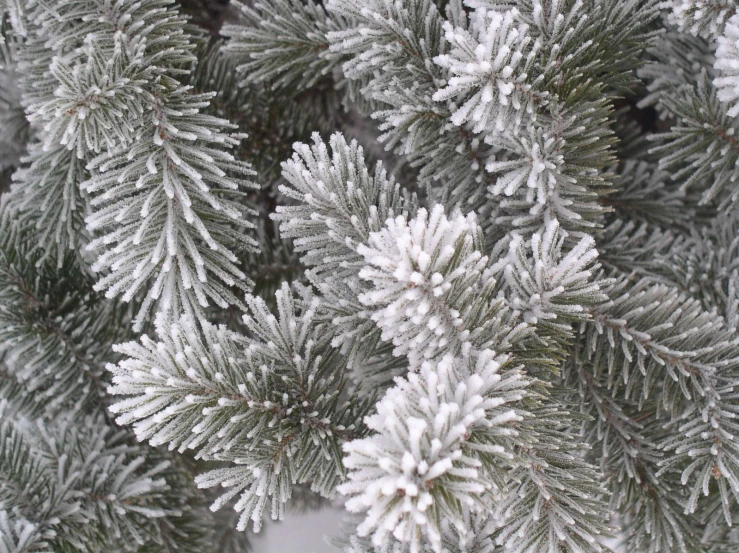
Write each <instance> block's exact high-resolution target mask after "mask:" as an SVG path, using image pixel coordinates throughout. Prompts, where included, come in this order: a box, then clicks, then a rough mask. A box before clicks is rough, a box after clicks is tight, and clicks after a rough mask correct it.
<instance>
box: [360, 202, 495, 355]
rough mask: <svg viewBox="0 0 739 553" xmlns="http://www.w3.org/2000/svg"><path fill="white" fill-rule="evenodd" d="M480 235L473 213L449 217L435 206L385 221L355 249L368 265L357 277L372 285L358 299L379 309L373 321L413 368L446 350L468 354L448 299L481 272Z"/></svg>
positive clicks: (461, 324)
mask: <svg viewBox="0 0 739 553" xmlns="http://www.w3.org/2000/svg"><path fill="white" fill-rule="evenodd" d="M478 232H479V231H478V227H477V222H476V219H475V217H474V215H473V214H470V215H468V216H467V217H465V216H463V215H462V214H460V213H455V214H453V215H452V216H451V218H447V216H446V214H445V213H444V208H443V207H442V206H441V205H436V206H435V207H434V208H433V209H432V211H431V213H430V214H429V213H428V212H427V211H426V210H425V209H420V210H419V211H418V215H417V217H416V218H414V219H411V220H410V221H407V220H406V219H405V218H404V217H397V218H395V219H389V220H388V221H387V223H386V227H385V228H384V229H382V230H380V231H379V232H373V233H371V234H370V238H369V245H364V244H362V245H359V247H358V248H357V252H358V253H359V254H360V255H362V256H364V259H365V261H366V262H367V264H368V265H367V266H366V267H365V268H364V269H362V270H361V271H360V272H359V276H360V277H361V278H363V279H365V280H369V281H372V283H373V284H374V285H375V288H374V290H372V291H369V292H366V293H363V294H361V295H360V296H359V300H360V301H361V302H362V303H363V304H364V305H367V306H370V307H375V308H376V309H377V310H376V311H375V312H374V313H373V314H372V319H373V320H374V321H375V322H376V323H377V324H378V326H379V327H380V328H381V329H382V339H383V340H386V341H387V340H392V342H393V344H394V345H395V346H396V349H395V352H394V353H395V354H396V355H408V356H409V358H410V360H411V363H412V364H413V365H415V364H416V363H417V362H418V361H419V360H421V359H423V358H429V357H433V356H434V355H436V354H437V353H438V352H439V351H444V350H445V349H447V348H450V347H455V346H458V347H460V348H461V351H462V353H464V354H466V353H467V352H468V351H469V348H470V344H469V342H468V341H467V338H468V336H469V331H466V330H465V329H464V320H463V318H462V317H461V313H460V312H459V311H458V310H456V309H453V308H450V306H449V303H448V296H449V295H450V291H451V290H452V288H453V286H454V285H455V284H456V282H457V281H458V280H460V279H464V278H466V277H469V275H470V274H474V273H478V274H479V273H481V272H482V271H483V270H484V267H485V265H486V262H487V258H486V257H483V256H482V254H481V253H480V252H479V251H477V250H476V249H475V247H474V242H475V239H474V236H475V235H476V234H477V233H478Z"/></svg>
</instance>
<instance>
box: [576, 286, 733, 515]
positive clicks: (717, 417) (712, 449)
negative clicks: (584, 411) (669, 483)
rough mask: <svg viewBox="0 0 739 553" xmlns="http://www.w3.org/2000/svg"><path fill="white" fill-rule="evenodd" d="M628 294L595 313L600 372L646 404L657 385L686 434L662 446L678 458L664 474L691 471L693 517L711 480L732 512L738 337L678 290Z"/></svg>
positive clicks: (593, 352) (592, 334)
mask: <svg viewBox="0 0 739 553" xmlns="http://www.w3.org/2000/svg"><path fill="white" fill-rule="evenodd" d="M622 289H623V284H620V285H616V287H615V288H614V289H612V290H610V291H609V296H610V297H611V299H612V301H613V303H612V304H611V305H609V306H608V307H607V308H605V309H603V308H596V309H594V310H592V314H593V322H592V323H590V324H588V325H587V326H586V327H585V328H586V330H585V336H584V339H585V340H586V342H585V343H586V344H587V350H588V352H589V358H590V359H592V362H593V365H594V367H595V368H596V371H597V372H596V374H604V375H607V382H608V386H609V388H613V389H614V390H621V391H620V392H618V393H620V394H623V395H624V397H627V398H628V397H634V398H635V399H637V400H639V401H642V400H646V399H647V398H649V397H651V395H652V393H653V392H652V390H653V389H654V387H655V386H657V392H656V393H657V394H658V396H657V397H658V399H659V400H660V402H661V403H662V405H663V406H664V408H665V409H666V410H667V411H668V412H669V413H671V421H670V427H671V428H674V429H676V430H677V431H678V432H679V435H671V436H670V437H669V438H665V440H664V441H663V443H662V444H660V446H661V447H663V448H664V449H665V450H666V451H669V452H670V453H671V456H670V457H668V458H666V459H665V460H664V461H663V462H662V467H663V468H662V469H661V470H662V471H666V470H668V469H669V468H671V467H673V466H674V467H676V468H679V469H680V470H682V471H683V473H682V484H683V485H687V486H689V488H688V489H689V491H690V497H689V498H688V501H687V504H686V506H685V509H686V512H694V511H695V510H696V508H697V504H698V500H699V498H700V495H701V493H702V494H704V495H706V494H707V491H708V487H707V486H708V484H709V483H710V481H711V479H714V480H715V481H716V484H717V486H718V489H719V492H720V495H721V497H722V499H723V502H724V504H725V505H726V508H727V509H728V506H729V505H730V503H731V502H732V501H733V500H732V497H731V495H730V493H733V494H734V495H736V494H737V493H738V492H739V488H737V482H739V480H737V474H739V473H738V472H737V470H738V468H739V450H737V448H736V443H735V440H734V438H733V437H734V436H735V435H736V432H737V428H736V426H737V425H736V423H735V422H734V420H735V418H736V412H737V407H736V405H735V401H736V399H735V394H734V392H733V387H734V386H735V385H736V380H737V377H736V371H737V363H738V362H739V358H737V357H736V356H735V355H734V352H735V351H737V350H736V348H737V344H738V343H739V342H737V339H736V337H735V332H734V331H732V330H728V329H727V328H726V327H725V322H724V320H723V319H722V318H721V317H719V316H717V315H716V314H715V313H708V312H705V311H703V310H702V309H701V306H700V304H699V303H698V302H697V301H696V300H693V299H690V298H688V297H686V296H684V295H682V294H680V293H678V292H676V291H675V290H674V289H671V288H668V287H666V286H660V285H648V284H637V285H636V286H634V287H632V289H631V290H630V291H629V292H625V293H624V292H622V291H621V290H622ZM632 363H633V367H632V366H631V365H632ZM658 474H659V473H658ZM725 513H726V516H727V520H730V516H729V515H728V511H725Z"/></svg>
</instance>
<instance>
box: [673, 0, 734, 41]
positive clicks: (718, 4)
mask: <svg viewBox="0 0 739 553" xmlns="http://www.w3.org/2000/svg"><path fill="white" fill-rule="evenodd" d="M661 6H662V7H663V8H667V9H670V10H671V11H670V13H669V14H668V16H667V20H668V21H669V22H670V23H672V24H673V25H676V26H677V27H678V28H679V29H680V30H681V31H684V32H687V33H690V34H692V35H695V36H701V37H703V38H707V39H715V38H717V37H719V36H720V35H721V33H722V32H723V27H724V23H726V20H727V19H729V18H730V17H731V16H732V15H733V14H735V13H736V10H737V7H738V6H737V3H736V2H735V1H734V0H667V1H665V2H662V4H661Z"/></svg>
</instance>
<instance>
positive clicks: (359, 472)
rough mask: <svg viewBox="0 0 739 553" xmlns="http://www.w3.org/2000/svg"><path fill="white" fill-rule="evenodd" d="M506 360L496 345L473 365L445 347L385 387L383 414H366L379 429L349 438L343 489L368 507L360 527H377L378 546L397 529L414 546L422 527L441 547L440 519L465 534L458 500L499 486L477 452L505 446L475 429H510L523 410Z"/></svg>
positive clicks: (352, 503)
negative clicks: (517, 406)
mask: <svg viewBox="0 0 739 553" xmlns="http://www.w3.org/2000/svg"><path fill="white" fill-rule="evenodd" d="M504 360H505V358H503V357H498V358H496V357H495V356H494V353H492V352H490V353H488V354H486V355H483V356H481V357H480V358H479V359H478V362H477V364H476V366H475V367H474V372H472V373H470V372H469V368H470V367H469V366H468V365H467V363H466V362H464V361H460V360H455V359H453V358H452V357H451V356H445V357H444V358H443V359H441V360H440V361H439V362H438V363H433V362H426V363H424V364H423V365H422V366H421V369H420V371H419V373H411V374H409V375H408V377H407V378H404V379H398V380H397V385H396V386H395V387H394V388H392V389H390V390H389V391H388V392H387V394H386V395H385V397H384V398H383V399H382V400H381V401H380V402H379V403H378V405H377V414H375V415H372V416H370V417H367V418H366V419H365V422H366V424H367V425H368V426H369V428H370V429H371V430H373V431H374V434H373V435H371V436H370V437H368V438H364V439H361V440H354V441H352V442H349V443H347V444H346V445H345V446H344V450H345V451H346V453H347V454H348V455H347V457H345V459H344V464H345V466H346V467H347V469H348V470H349V474H348V479H349V480H348V481H347V482H346V483H344V484H342V485H340V486H339V487H338V490H339V492H340V493H342V494H344V495H348V496H352V497H351V498H350V499H349V500H348V501H347V503H346V507H347V509H348V510H349V511H351V512H357V513H359V512H366V513H367V515H366V518H365V519H364V522H363V523H362V524H361V525H360V526H359V528H358V533H359V535H360V536H367V535H370V534H372V542H373V543H374V545H375V546H377V547H382V546H383V545H385V544H386V540H387V539H388V538H389V537H390V535H391V534H392V536H394V537H395V539H397V540H399V541H401V542H406V543H407V544H408V545H409V547H410V551H411V552H413V553H417V552H419V551H421V536H422V535H424V536H425V537H426V538H427V539H428V543H429V544H430V545H431V547H432V548H433V550H434V551H437V552H440V551H442V542H441V536H442V530H443V528H442V525H441V521H442V520H446V522H448V523H449V524H451V525H453V526H454V527H455V528H456V530H457V532H458V533H459V534H460V535H464V534H466V531H467V528H466V526H465V520H464V519H465V517H464V513H463V512H460V510H459V509H458V506H459V505H461V506H462V507H463V508H467V509H473V510H475V509H478V508H480V507H481V505H484V503H480V501H481V499H482V496H483V494H485V493H486V492H487V491H489V490H490V489H491V487H492V486H493V483H492V480H491V479H490V477H489V475H487V474H486V473H485V469H484V468H483V464H482V462H481V460H480V457H481V455H483V452H484V453H488V454H490V455H493V456H505V457H508V456H510V453H509V452H507V451H506V450H505V449H504V448H503V447H501V446H492V445H488V446H485V447H482V448H481V447H480V444H479V443H478V442H477V441H476V440H474V436H475V433H476V432H478V431H481V430H482V431H486V432H490V431H491V430H492V431H494V432H497V433H498V434H499V435H501V436H505V435H510V434H511V433H513V432H514V430H513V429H512V428H511V427H510V426H509V425H508V423H510V422H512V421H515V420H518V419H519V417H518V415H516V413H515V412H514V411H513V410H511V409H510V407H509V406H507V405H505V404H507V403H508V402H512V401H517V400H520V399H521V391H520V389H519V390H518V391H515V392H513V393H511V391H510V390H511V387H512V385H514V383H515V381H516V380H517V378H518V377H517V375H514V376H511V375H506V374H505V373H500V372H499V370H500V368H501V363H502V362H503V361H504ZM473 443H474V445H473Z"/></svg>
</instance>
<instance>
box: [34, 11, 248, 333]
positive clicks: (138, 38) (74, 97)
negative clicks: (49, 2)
mask: <svg viewBox="0 0 739 553" xmlns="http://www.w3.org/2000/svg"><path fill="white" fill-rule="evenodd" d="M169 4H170V2H168V1H166V0H148V1H147V2H142V3H139V4H132V5H127V4H125V3H120V4H115V5H111V6H109V5H108V4H107V3H105V2H99V1H95V0H86V1H83V0H80V1H77V2H72V3H68V4H65V6H64V7H63V9H61V10H60V11H59V13H56V11H54V10H53V9H51V8H50V7H48V6H45V5H41V4H39V5H35V4H34V5H32V6H31V7H30V8H29V11H28V13H27V14H26V17H27V18H28V20H29V22H31V23H32V26H31V27H29V28H31V29H33V35H34V36H33V38H32V39H30V40H29V41H28V43H27V44H26V45H25V46H24V48H22V49H21V50H22V52H21V54H22V55H21V57H20V63H19V68H21V69H27V74H26V75H25V78H24V81H23V82H22V85H23V90H24V93H25V96H24V99H25V102H26V104H27V106H28V107H27V110H28V112H29V117H30V118H31V119H40V120H43V121H45V130H46V132H47V136H46V137H45V141H44V148H45V149H46V150H48V151H53V150H54V149H59V148H65V147H68V148H72V149H74V150H75V154H76V156H77V157H78V158H80V159H84V160H85V163H86V169H87V170H89V171H91V173H90V175H89V176H82V175H75V176H76V178H75V179H74V180H75V181H77V182H76V183H75V184H78V183H80V181H84V182H82V184H81V185H80V186H81V188H82V190H83V192H84V193H86V194H89V195H91V196H93V198H92V199H91V201H90V203H89V207H90V211H91V213H89V214H88V215H87V218H86V224H87V228H88V230H90V231H91V232H94V233H96V234H99V235H100V236H99V237H97V238H96V240H94V241H93V242H91V243H90V244H88V246H87V247H88V249H92V250H102V251H101V252H100V255H99V258H98V260H97V262H96V264H95V270H97V271H105V272H106V273H107V274H106V275H104V276H103V277H102V279H101V280H100V282H99V283H98V289H100V290H102V289H105V290H106V292H107V294H108V296H109V297H115V296H117V295H121V296H122V297H123V298H124V300H125V301H131V300H132V299H133V296H134V295H135V294H136V293H137V292H138V291H139V290H140V289H141V288H142V287H144V285H145V284H148V285H149V286H150V289H149V293H148V296H147V300H146V301H145V302H144V303H143V304H142V305H141V310H140V313H139V316H138V317H137V319H136V320H135V325H136V326H137V328H141V325H142V324H143V317H144V316H145V315H146V313H148V311H149V309H150V307H151V305H152V304H153V303H154V302H155V301H157V300H159V307H160V309H162V310H163V311H165V312H167V313H171V314H174V315H176V314H177V313H180V312H183V311H184V312H188V313H193V312H194V311H199V310H201V308H202V307H204V306H207V305H208V303H209V302H214V303H216V304H217V305H219V306H221V307H225V306H227V305H228V304H233V303H238V300H237V298H236V296H235V295H234V294H233V292H232V291H231V290H230V289H229V288H230V287H233V286H237V287H241V288H244V289H246V285H245V284H244V283H243V282H242V281H243V280H244V279H245V275H244V273H243V272H242V271H241V270H240V269H239V268H238V267H237V266H236V264H235V262H236V257H235V253H234V250H237V249H246V250H248V249H250V248H254V247H255V243H254V241H253V239H250V238H248V237H244V236H242V235H241V233H240V232H239V230H241V229H244V228H248V227H249V226H250V225H249V223H247V222H246V221H245V220H244V219H243V218H244V216H245V215H246V213H248V212H249V210H248V209H246V208H245V207H244V206H243V203H241V202H239V201H237V200H236V197H235V196H236V195H238V192H239V189H243V188H250V187H253V186H254V185H253V184H252V183H250V182H248V181H246V182H244V179H245V177H249V176H250V175H252V174H253V173H252V172H251V169H250V168H249V166H248V164H246V163H244V162H241V161H238V160H236V159H235V157H234V156H233V155H232V154H230V153H229V152H228V150H229V149H233V148H234V147H235V146H237V145H238V142H239V139H240V137H239V136H235V135H233V134H232V133H230V132H229V130H230V129H229V127H230V124H229V123H228V122H227V121H224V120H220V119H217V118H214V117H211V116H206V115H203V114H201V113H200V112H201V110H202V109H203V108H205V107H207V106H208V102H209V100H210V98H211V95H191V94H189V92H188V88H187V87H184V86H181V85H180V84H179V83H178V81H177V80H176V78H177V77H179V76H180V75H181V74H183V73H187V71H186V70H185V69H183V68H182V67H183V65H185V64H187V63H190V62H192V61H193V60H194V57H193V55H192V49H193V47H194V45H193V44H191V41H190V40H189V38H188V36H187V35H186V34H185V33H184V32H183V23H184V20H183V19H182V18H181V17H180V16H179V15H178V14H177V12H176V11H174V10H171V9H170V8H169V7H168V6H169ZM88 22H93V23H92V24H91V25H87V23H88ZM152 27H155V28H156V31H155V32H150V30H151V29H152ZM81 29H84V30H85V32H86V34H85V37H84V41H83V43H84V44H83V47H82V48H77V44H75V43H74V41H71V42H70V36H71V35H74V34H75V33H76V32H80V30H81ZM29 32H30V31H29ZM52 52H60V53H66V54H67V55H66V56H65V57H63V58H62V57H57V58H54V59H51V58H52ZM39 55H40V56H41V57H42V59H43V57H44V56H45V57H47V58H48V59H49V67H50V71H48V72H47V73H41V72H39V71H38V67H37V65H36V64H37V62H38V60H37V59H33V57H34V56H39ZM113 121H115V122H113ZM100 152H102V153H100ZM96 153H100V155H98V156H97V157H94V158H93V157H92V155H93V154H96ZM66 166H67V167H70V168H71V167H74V162H71V163H68V164H67V165H66ZM62 168H63V166H62ZM38 169H39V168H37V167H34V166H33V165H32V166H31V167H30V168H29V171H28V172H27V173H26V174H27V177H26V181H30V182H28V183H27V185H31V186H33V185H35V184H36V182H35V181H37V179H38V178H39V177H40V174H39V172H38ZM60 177H61V175H55V178H53V179H52V181H51V183H49V185H54V190H58V188H57V187H59V186H60V185H64V183H69V182H70V179H69V178H67V179H64V178H60ZM44 184H46V183H44V182H43V181H42V183H41V185H44ZM49 185H47V187H48V186H49ZM103 189H105V190H103ZM59 195H61V196H62V203H61V205H62V206H64V209H65V211H66V212H69V213H73V212H79V211H80V210H79V208H78V207H77V206H75V205H73V204H70V199H74V198H75V197H76V194H74V193H69V192H67V191H65V192H63V193H61V194H59V192H57V193H56V194H54V195H49V196H47V197H52V198H58V197H59ZM86 207H87V206H86ZM86 211H87V210H86ZM73 219H74V218H73V217H70V216H68V215H67V213H65V212H62V213H61V214H60V215H59V218H58V220H59V222H60V223H59V225H58V226H57V231H56V233H55V234H56V236H55V237H56V238H57V239H59V237H60V236H63V238H66V236H64V235H63V234H62V232H60V230H61V229H60V228H59V227H61V226H62V223H66V226H67V228H66V229H65V230H67V233H66V234H67V235H68V234H70V232H69V230H70V229H69V224H70V223H69V222H68V221H71V220H73ZM239 227H241V229H239Z"/></svg>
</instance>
